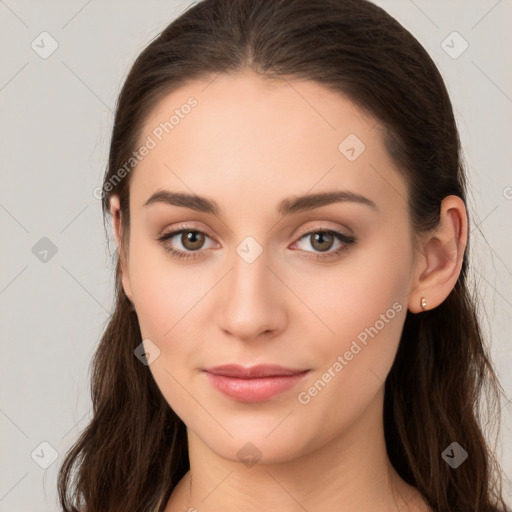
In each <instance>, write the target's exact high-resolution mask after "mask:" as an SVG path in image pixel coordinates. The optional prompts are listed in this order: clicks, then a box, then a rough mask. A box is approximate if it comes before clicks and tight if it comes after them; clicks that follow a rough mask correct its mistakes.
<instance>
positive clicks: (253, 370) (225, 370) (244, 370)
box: [204, 364, 308, 379]
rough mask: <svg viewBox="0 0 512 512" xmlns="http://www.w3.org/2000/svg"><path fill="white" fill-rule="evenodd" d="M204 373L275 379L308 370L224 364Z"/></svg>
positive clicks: (271, 365) (264, 365)
mask: <svg viewBox="0 0 512 512" xmlns="http://www.w3.org/2000/svg"><path fill="white" fill-rule="evenodd" d="M204 371H206V372H208V373H213V374H214V375H225V376H228V377H237V378H240V379H250V378H256V377H275V376H279V375H296V374H298V373H303V372H306V371H308V369H307V368H306V369H295V368H285V367H284V366H279V365H276V364H258V365H256V366H248V367H245V366H240V365H238V364H224V365H221V366H212V367H210V368H205V369H204Z"/></svg>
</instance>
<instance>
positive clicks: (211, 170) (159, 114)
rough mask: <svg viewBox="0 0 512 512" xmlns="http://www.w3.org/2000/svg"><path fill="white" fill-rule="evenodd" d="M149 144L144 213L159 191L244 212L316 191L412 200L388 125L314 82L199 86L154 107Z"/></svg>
mask: <svg viewBox="0 0 512 512" xmlns="http://www.w3.org/2000/svg"><path fill="white" fill-rule="evenodd" d="M144 143H146V144H147V145H148V147H149V146H151V149H150V150H149V151H147V152H146V155H145V156H144V157H143V158H142V159H141V160H140V162H139V164H138V165H137V167H136V169H135V171H133V173H134V176H132V183H131V189H132V190H131V192H130V196H131V201H130V202H131V203H132V204H133V206H134V207H135V208H137V207H141V206H142V205H143V204H144V202H145V200H146V199H147V198H148V197H149V196H150V195H151V194H152V193H153V192H154V191H155V190H156V189H158V188H168V189H170V190H178V191H183V192H188V193H196V194H198V195H207V196H210V197H215V196H217V197H219V198H221V201H235V202H236V203H237V207H238V208H241V207H242V205H243V204H245V205H246V206H247V208H250V207H251V206H252V207H254V202H255V201H259V205H261V201H260V200H261V198H262V197H264V198H265V202H266V203H269V205H271V204H272V203H274V204H277V202H278V201H279V200H280V199H281V198H282V197H284V196H288V195H290V194H292V195H293V194H304V193H306V192H308V191H310V190H312V189H314V191H323V190H328V189H329V190H330V189H333V188H337V189H340V188H342V189H348V190H351V191H353V192H356V193H360V194H363V195H365V196H369V197H370V198H371V199H373V200H374V201H375V202H379V203H380V204H381V205H383V206H386V204H388V205H390V206H391V205H393V204H396V202H397V198H401V199H402V200H404V198H405V197H406V190H405V184H404V183H403V180H402V179H401V177H400V176H399V174H398V173H397V172H396V169H395V168H394V164H393V162H392V161H391V159H390V157H389V155H388V153H387V151H386V150H385V147H384V145H383V141H382V137H381V133H380V125H379V124H378V123H377V122H376V121H375V120H374V119H373V118H371V117H369V116H368V115H367V114H364V113H363V112H362V111H361V110H360V109H358V108H357V106H356V105H355V104H353V103H352V102H351V101H350V100H349V99H347V98H346V97H344V96H343V95H341V94H338V93H336V92H334V91H331V90H329V89H327V88H325V87H324V86H322V85H321V84H318V83H316V82H312V81H306V80H303V81H298V80H291V79H290V80H280V81H275V80H274V81H268V80H264V79H263V78H262V77H260V76H259V75H257V74H255V73H253V72H244V73H240V74H237V75H227V74H220V75H217V76H215V75H214V76H212V77H210V78H208V79H204V80H198V81H194V82H191V83H189V84H187V85H186V86H184V87H182V88H180V89H178V90H175V91H173V92H172V93H170V94H168V95H167V96H165V97H164V98H163V99H162V100H161V101H160V102H159V103H158V104H157V106H156V108H154V109H153V111H152V112H151V113H150V115H149V116H148V117H147V119H146V120H145V123H144V128H143V131H142V136H141V139H140V144H141V145H143V144H144ZM261 206H262V207H263V205H261Z"/></svg>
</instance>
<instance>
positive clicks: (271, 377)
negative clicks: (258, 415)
mask: <svg viewBox="0 0 512 512" xmlns="http://www.w3.org/2000/svg"><path fill="white" fill-rule="evenodd" d="M203 372H204V373H205V375H206V377H207V379H208V381H209V382H210V384H211V385H213V387H215V388H216V389H217V390H218V391H220V392H221V393H223V394H224V395H225V396H228V397H229V398H232V399H234V400H236V401H238V402H250V403H254V402H263V401H266V400H269V399H270V398H272V397H274V396H276V395H279V394H280V393H283V392H284V391H286V390H288V389H290V388H292V387H294V386H295V385H296V384H298V382H299V381H301V380H302V379H303V378H304V376H305V375H306V374H308V373H309V372H310V370H309V369H293V368H285V367H282V366H278V365H258V366H252V367H243V366H239V365H223V366H216V367H213V368H207V369H205V370H203Z"/></svg>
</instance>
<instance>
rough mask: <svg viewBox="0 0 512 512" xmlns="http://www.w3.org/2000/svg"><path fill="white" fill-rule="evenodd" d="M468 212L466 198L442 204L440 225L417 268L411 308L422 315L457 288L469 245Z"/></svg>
mask: <svg viewBox="0 0 512 512" xmlns="http://www.w3.org/2000/svg"><path fill="white" fill-rule="evenodd" d="M467 226H468V222H467V212H466V207H465V204H464V202H463V201H462V199H461V198H460V197H458V196H453V195H452V196H447V197H445V198H444V199H443V201H442V203H441V212H440V222H439V225H438V227H437V228H436V229H435V230H433V231H432V232H431V233H430V234H429V236H427V237H425V239H424V242H423V245H422V251H421V256H420V257H418V259H417V263H416V269H415V275H416V276H417V277H416V278H415V281H414V282H413V283H412V285H413V287H412V291H411V292H410V294H409V304H408V308H409V311H411V313H420V312H422V311H425V310H427V309H433V308H435V307H437V306H438V305H439V304H441V303H442V302H443V301H444V300H445V299H446V297H448V295H449V294H450V292H451V291H452V289H453V288H454V286H455V284H456V282H457V279H458V277H459V275H460V271H461V268H462V261H463V258H464V253H465V250H466V245H467Z"/></svg>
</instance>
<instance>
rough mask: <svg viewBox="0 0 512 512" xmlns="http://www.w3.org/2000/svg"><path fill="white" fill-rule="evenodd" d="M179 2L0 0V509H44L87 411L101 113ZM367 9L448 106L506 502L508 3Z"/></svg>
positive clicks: (96, 285) (511, 406)
mask: <svg viewBox="0 0 512 512" xmlns="http://www.w3.org/2000/svg"><path fill="white" fill-rule="evenodd" d="M190 3H191V2H187V1H172V0H167V1H164V0H146V1H144V2H142V1H138V2H136V1H128V0H123V1H120V0H118V1H114V0H112V1H108V0H101V1H100V0H89V1H86V0H71V1H70V0H66V1H64V0H53V1H51V2H50V1H48V0H45V1H40V0H39V1H36V0H32V1H27V0H0V49H1V50H0V52H1V61H0V62H1V66H0V107H1V116H0V127H1V136H0V141H1V154H0V173H1V176H0V226H1V239H0V315H1V323H0V326H1V332H0V334H1V352H0V362H1V363H0V364H1V371H0V393H1V394H0V429H1V436H0V439H1V452H0V453H1V465H0V512H13V511H20V510H25V511H29V510H30V511H33V512H48V511H54V510H58V506H57V499H56V496H57V494H56V476H57V468H58V464H59V463H60V462H61V460H62V458H63V456H64V454H65V452H66V450H67V449H68V448H69V447H70V446H71V444H72V443H73V442H74V440H75V439H76V438H77V436H78V434H79V432H80V431H81V429H83V428H84V427H85V426H86V424H87V422H88V420H89V418H90V407H91V402H90V395H89V381H88V377H89V374H88V371H89V364H90V360H91V357H92V355H93V353H94V350H95V348H96V346H97V343H98V341H99V338H100V335H101V333H102V330H103V328H104V327H105V325H106V322H107V319H108V315H109V311H110V310H111V306H112V297H113V287H114V267H113V264H112V259H111V256H112V254H113V253H114V247H115V246H114V243H113V240H111V241H110V243H107V240H106V237H105V233H104V230H103V223H102V217H101V205H100V201H98V200H97V199H96V198H95V197H94V196H93V190H94V189H95V188H96V187H98V186H101V184H102V182H101V180H102V176H103V173H104V169H105V165H106V161H107V150H108V145H109V138H110V133H111V128H112V121H113V109H114V106H115V102H116V98H117V95H118V93H119V90H120V87H121V85H122V82H123V80H124V78H125V77H126V74H127V72H128V70H129V67H130V65H131V64H132V62H133V60H134V59H135V57H136V56H137V55H138V54H139V52H140V51H141V50H142V49H143V48H144V47H145V46H146V45H147V44H148V43H149V42H150V41H151V40H152V39H153V38H154V37H155V36H156V35H157V34H158V33H159V32H160V31H161V30H162V29H163V28H164V27H165V26H166V25H167V24H168V23H169V22H170V21H171V20H172V19H173V18H174V17H176V16H177V15H179V14H180V13H181V12H182V11H183V10H184V9H185V8H186V7H187V6H188V5H190ZM376 3H378V4H379V5H381V6H382V7H384V8H385V9H386V10H387V11H388V12H389V13H390V14H392V15H393V16H394V17H396V18H397V19H398V20H399V21H400V22H401V23H402V24H403V25H404V26H405V27H406V28H407V29H408V30H410V31H411V32H412V34H413V35H414V36H415V37H416V38H417V39H418V40H419V41H420V42H421V43H422V44H423V45H424V47H425V48H426V49H427V51H428V52H429V53H430V55H431V56H432V58H433V59H434V61H435V62H436V64H437V65H438V67H439V69H440V71H441V73H442V75H443V77H444V78H445V80H446V83H447V86H448V89H449V92H450V94H451V98H452V102H453V105H454V110H455V114H456V118H457V122H458V126H459V130H460V135H461V139H462V144H463V150H464V157H465V162H466V165H467V171H468V176H469V184H470V194H469V201H468V208H469V213H470V222H471V232H470V237H471V239H470V240H471V242H470V243H471V244H472V247H471V258H472V263H473V274H472V275H473V277H474V279H475V281H476V283H477V285H478V287H479V288H480V291H481V295H482V304H483V307H482V310H481V314H482V327H483V331H484V334H485V337H486V340H487V342H488V343H489V344H490V347H491V348H490V350H491V355H492V359H493V362H494V364H495V366H496V369H497V371H498V373H499V376H500V377H501V380H502V385H503V389H504V394H503V396H502V413H503V415H502V427H501V434H500V438H499V444H498V455H499V458H500V461H501V463H502V465H503V469H504V472H505V477H506V479H505V487H506V489H505V490H506V493H507V496H508V497H509V500H510V499H512V489H511V487H512V486H511V485H510V477H511V476H512V449H511V446H512V402H509V400H510V399H512V377H511V373H512V372H511V371H510V370H511V369H512V349H511V343H510V339H511V338H510V329H511V327H512V325H511V324H512V322H511V311H512V293H511V290H512V272H511V270H512V257H511V256H512V242H511V233H512V230H511V229H510V228H511V225H512V222H511V220H512V174H511V170H510V169H511V167H510V163H511V153H512V151H511V143H510V141H511V140H512V137H511V135H512V134H511V131H512V130H511V128H510V126H511V118H512V116H511V114H512V99H511V98H512V71H511V70H512V67H511V65H510V64H511V63H510V56H509V55H510V53H509V49H510V48H512V36H511V30H510V24H511V21H512V1H511V0H478V1H468V0H458V1H455V0H452V1H450V2H446V1H445V0H435V1H433V0H429V1H427V0H414V1H413V0H393V1H391V0H379V1H378V2H376ZM454 32H456V34H454ZM42 33H46V34H42ZM466 46H467V47H466ZM52 50H54V51H53V53H51V52H52ZM45 52H46V53H45ZM49 53H51V54H50V55H48V54H49ZM55 457H57V459H56V460H54V459H55ZM45 466H47V467H46V468H45ZM507 478H508V480H507Z"/></svg>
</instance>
